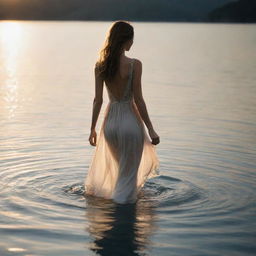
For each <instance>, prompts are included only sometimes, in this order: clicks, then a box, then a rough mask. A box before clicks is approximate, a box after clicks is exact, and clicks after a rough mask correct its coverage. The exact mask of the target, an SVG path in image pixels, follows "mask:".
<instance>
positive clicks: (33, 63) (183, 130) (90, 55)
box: [0, 21, 256, 256]
mask: <svg viewBox="0 0 256 256" xmlns="http://www.w3.org/2000/svg"><path fill="white" fill-rule="evenodd" d="M110 24H111V22H51V21H44V22H41V21H36V22H35V21H26V22H25V21H18V22H1V23H0V31H1V33H0V46H1V51H0V60H1V62H0V63H1V66H0V67H1V69H0V78H1V90H0V93H1V97H0V114H1V119H0V120H1V125H0V156H1V158H0V186H1V190H0V236H1V239H0V255H1V256H2V255H3V256H5V255H24V256H25V255H26V256H29V255H30V256H32V255H33V256H36V255H40V256H41V255H43V256H46V255H51V256H55V255H68V256H69V255H73V256H75V255H79V256H80V255H96V253H97V255H113V256H115V255H118V256H119V255H150V256H151V255H152V256H153V255H161V256H165V255H172V256H176V255H182V256H184V255H189V256H192V255H195V256H200V255H202V256H208V255H209V256H220V255H233V256H236V255H239V256H240V255H241V256H244V255H254V253H255V251H256V243H255V242H256V241H255V235H256V227H255V219H256V218H255V212H256V211H255V210H256V207H255V192H256V191H255V185H256V177H255V176H256V175H255V170H256V160H255V159H256V158H255V157H256V147H255V146H256V106H255V103H256V88H255V81H256V72H255V70H256V49H255V45H256V44H255V42H256V29H255V28H256V27H255V25H252V24H251V25H249V24H244V25H242V24H200V23H195V24H193V23H143V22H142V23H139V22H138V23H137V22H133V25H134V29H135V37H134V44H133V46H132V48H131V50H130V52H126V54H127V56H130V57H136V58H139V59H140V60H141V61H142V63H143V75H142V86H143V93H144V98H145V101H146V103H147V108H148V111H149V113H150V116H151V119H152V122H153V124H154V126H155V129H156V131H157V132H158V133H159V135H160V137H161V143H160V144H159V145H158V146H157V147H156V149H157V153H158V156H159V160H160V174H161V176H160V177H157V178H154V179H151V180H148V182H147V183H146V185H145V187H144V188H143V190H142V191H141V193H140V197H139V200H138V202H137V204H136V205H126V206H119V205H115V204H114V203H113V202H112V201H111V200H104V199H101V198H93V197H90V196H88V197H84V196H83V192H84V187H83V182H84V178H85V176H86V173H87V171H88V167H89V164H90V160H91V157H92V155H93V152H94V148H93V147H91V146H90V145H89V142H88V137H89V130H90V122H91V110H92V100H93V96H94V76H93V67H94V63H95V61H96V59H97V57H98V51H99V49H100V47H101V46H102V44H103V41H104V38H105V35H106V32H107V29H108V28H109V26H110ZM107 100H108V99H107V95H106V91H104V105H103V106H102V112H101V114H100V117H99V120H98V124H97V129H99V127H100V124H101V121H102V118H103V109H104V108H105V106H106V104H107Z"/></svg>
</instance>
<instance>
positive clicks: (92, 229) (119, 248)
mask: <svg viewBox="0 0 256 256" xmlns="http://www.w3.org/2000/svg"><path fill="white" fill-rule="evenodd" d="M86 202H87V208H86V217H87V219H88V221H89V226H88V229H87V230H88V232H89V233H90V234H91V235H92V237H93V238H94V241H93V242H92V243H91V244H90V245H89V247H90V249H91V250H92V251H94V252H96V253H98V255H124V252H125V253H126V254H125V255H142V254H141V253H143V252H144V250H145V248H147V245H149V244H150V235H152V234H153V232H154V231H155V225H154V219H155V217H156V216H155V214H154V208H153V205H152V204H151V203H150V201H148V202H145V201H142V200H139V201H138V202H137V204H127V205H121V204H116V203H114V202H112V201H109V202H108V203H106V200H100V199H99V200H95V198H94V197H88V198H87V200H86ZM144 253H145V252H144ZM143 255H145V254H143Z"/></svg>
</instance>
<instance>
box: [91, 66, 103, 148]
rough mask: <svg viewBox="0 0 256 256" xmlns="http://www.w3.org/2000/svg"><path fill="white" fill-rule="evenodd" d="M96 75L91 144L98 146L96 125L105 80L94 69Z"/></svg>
mask: <svg viewBox="0 0 256 256" xmlns="http://www.w3.org/2000/svg"><path fill="white" fill-rule="evenodd" d="M94 75H95V96H94V100H93V111H92V123H91V134H90V137H89V141H90V144H91V145H92V146H96V141H97V133H96V131H95V127H96V123H97V120H98V117H99V113H100V109H101V105H102V102H103V99H102V93H103V80H102V78H101V77H100V76H99V73H98V70H97V68H96V67H94Z"/></svg>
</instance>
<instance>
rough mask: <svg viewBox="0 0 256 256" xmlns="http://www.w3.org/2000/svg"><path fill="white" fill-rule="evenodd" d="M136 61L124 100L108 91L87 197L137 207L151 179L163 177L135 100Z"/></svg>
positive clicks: (87, 187) (125, 88)
mask: <svg viewBox="0 0 256 256" xmlns="http://www.w3.org/2000/svg"><path fill="white" fill-rule="evenodd" d="M133 64H134V59H132V61H131V64H130V72H129V77H128V81H127V84H126V86H125V87H124V92H123V96H122V97H121V98H120V99H116V98H115V97H114V95H113V94H112V93H111V91H110V90H109V89H108V87H107V86H106V88H107V92H108V97H109V102H108V105H107V107H106V110H105V113H104V119H103V122H102V125H101V128H100V132H99V136H98V138H97V145H96V148H95V151H94V155H93V157H92V161H91V164H90V166H89V170H88V173H87V176H86V178H85V182H84V184H85V193H86V194H89V195H94V196H99V197H103V198H106V199H112V200H113V201H115V202H116V203H121V204H125V203H134V202H136V200H137V199H138V198H137V197H138V193H139V191H140V190H141V188H142V187H143V186H144V184H145V182H146V180H147V179H150V178H153V177H156V176H159V175H160V174H159V171H158V169H159V160H158V157H157V154H156V150H155V145H153V144H151V141H150V139H149V137H148V134H147V133H146V130H145V125H144V123H143V121H142V119H141V117H140V114H139V111H138V109H137V107H136V104H135V102H134V98H133V90H132V78H133Z"/></svg>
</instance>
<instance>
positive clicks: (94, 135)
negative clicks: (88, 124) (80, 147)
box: [89, 130, 97, 146]
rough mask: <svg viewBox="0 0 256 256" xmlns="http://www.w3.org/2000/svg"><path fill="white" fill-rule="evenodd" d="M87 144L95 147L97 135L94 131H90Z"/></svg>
mask: <svg viewBox="0 0 256 256" xmlns="http://www.w3.org/2000/svg"><path fill="white" fill-rule="evenodd" d="M89 142H90V144H91V145H92V146H96V142H97V133H96V131H95V130H91V134H90V137H89Z"/></svg>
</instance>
